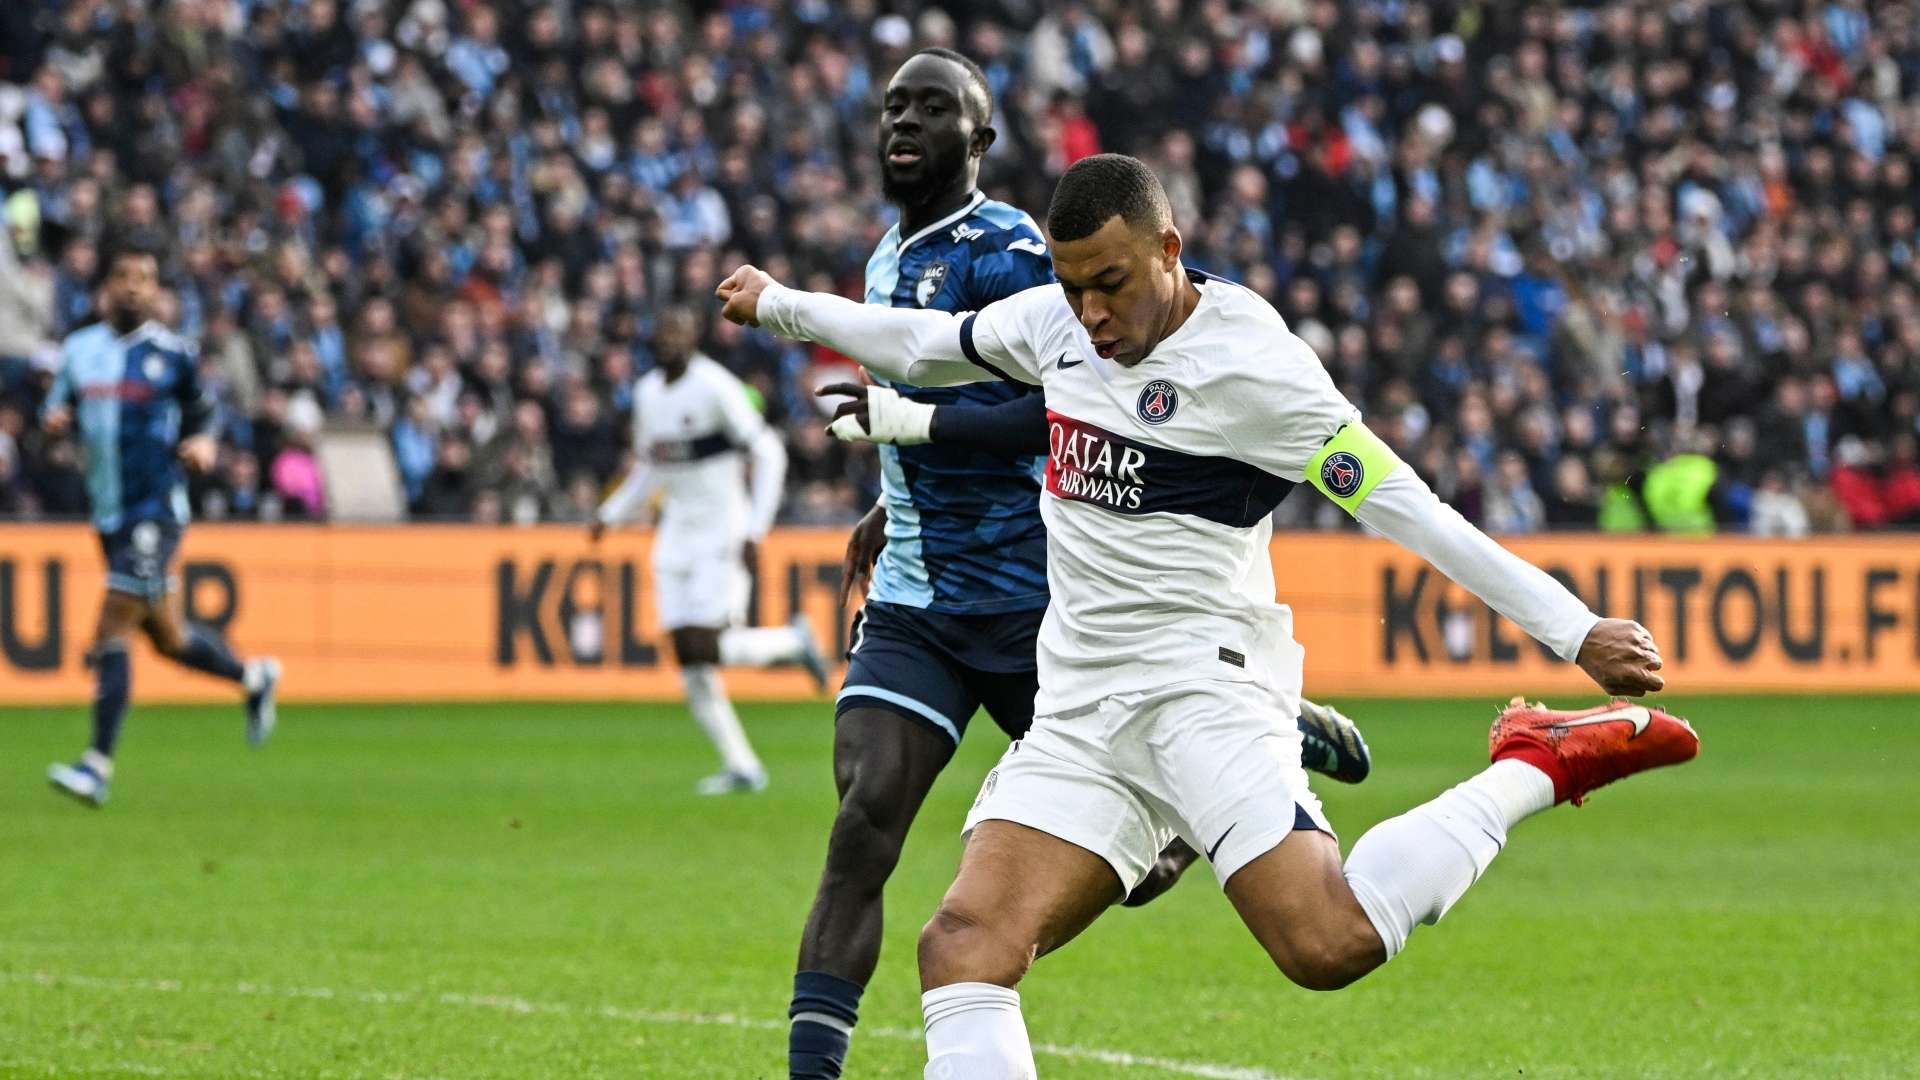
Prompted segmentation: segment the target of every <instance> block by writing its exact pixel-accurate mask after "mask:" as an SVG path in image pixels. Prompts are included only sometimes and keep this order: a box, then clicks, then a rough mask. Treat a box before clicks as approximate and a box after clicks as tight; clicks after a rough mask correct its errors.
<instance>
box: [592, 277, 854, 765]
mask: <svg viewBox="0 0 1920 1080" xmlns="http://www.w3.org/2000/svg"><path fill="white" fill-rule="evenodd" d="M699 334H700V330H699V322H698V321H697V320H696V319H695V317H694V315H693V313H692V312H691V311H689V310H687V309H685V308H669V309H668V310H666V311H664V312H662V313H661V316H660V326H659V331H658V333H657V335H656V338H655V341H654V354H655V360H656V362H657V363H656V366H655V367H654V369H653V370H652V371H649V372H647V373H646V374H645V375H642V376H641V377H640V379H639V381H637V382H636V383H635V384H634V390H633V450H634V454H635V456H636V457H637V458H638V461H637V463H636V464H635V465H634V467H633V471H632V472H630V473H628V474H627V477H626V479H625V480H624V481H622V482H621V484H620V486H619V488H617V489H615V491H614V492H613V494H612V495H609V496H608V497H607V500H606V501H605V502H604V503H602V504H601V505H600V509H599V511H598V512H597V513H595V515H594V519H593V523H592V525H591V526H590V528H591V530H592V535H593V537H594V539H595V540H598V539H599V537H600V534H601V533H602V531H604V529H605V528H606V526H608V525H611V524H615V523H617V522H621V521H625V520H626V519H628V518H630V517H632V516H633V515H634V513H635V511H636V510H637V509H638V508H639V507H641V506H643V505H645V504H646V503H647V502H648V501H649V500H650V499H652V498H653V496H654V494H655V493H656V492H658V493H659V494H660V495H661V496H662V498H661V503H662V505H661V509H660V522H659V527H658V530H657V531H656V533H655V535H654V541H653V597H654V604H655V607H656V609H657V611H658V612H659V616H660V625H661V626H663V627H665V628H666V630H667V632H668V634H669V635H670V636H671V637H672V639H673V651H674V656H675V658H676V659H677V660H678V661H679V663H680V680H681V683H682V684H683V685H684V686H685V687H686V691H687V707H688V709H690V710H691V711H692V712H693V717H694V719H695V720H696V721H698V722H699V724H700V728H701V730H703V731H705V732H706V733H707V737H708V738H709V739H711V740H713V745H714V748H715V749H717V750H719V751H720V760H721V766H722V767H721V770H720V771H719V772H717V773H715V774H714V775H712V776H709V777H707V778H706V779H704V780H702V781H700V784H699V791H700V793H701V794H703V795H722V794H726V793H728V792H733V791H758V790H760V789H761V788H764V787H766V786H767V772H766V769H765V768H764V767H762V766H761V764H760V758H759V757H758V756H757V755H756V754H754V752H753V746H752V744H751V743H749V742H748V741H747V735H746V732H745V731H743V730H742V729H741V727H740V718H739V716H737V715H736V714H735V713H734V711H733V703H732V702H730V701H728V700H727V691H726V687H725V686H723V685H722V684H721V682H720V672H719V669H718V665H721V664H729V665H743V666H748V667H773V666H777V665H782V664H801V665H804V666H805V667H806V668H807V670H808V671H809V672H811V673H812V675H813V678H814V681H815V682H817V683H819V684H820V685H821V686H823V687H824V686H825V685H826V682H827V674H828V672H827V662H826V657H825V655H824V654H823V653H822V652H821V650H820V645H819V642H818V641H817V640H816V639H815V638H814V635H813V630H812V628H811V627H810V626H808V624H807V618H806V616H805V615H803V614H799V613H795V615H794V616H793V621H792V622H790V623H789V624H787V625H786V626H772V627H747V626H736V625H734V624H735V623H737V622H738V621H739V620H740V619H741V617H742V616H743V615H744V614H745V612H746V604H747V596H748V593H749V591H750V590H751V588H752V579H751V576H750V574H749V571H748V568H749V567H750V566H752V565H753V563H754V561H755V557H756V555H757V553H758V544H759V542H760V540H761V539H762V538H764V537H765V536H766V535H767V530H768V529H770V528H771V527H772V526H773V517H774V514H775V513H777V512H778V511H779V509H780V492H781V488H782V485H783V484H784V483H785V482H786V475H787V452H786V449H785V448H784V447H782V446H781V445H780V437H779V436H778V435H777V434H775V433H774V431H773V429H772V428H770V427H768V426H767V422H766V420H765V419H764V418H762V417H761V415H760V413H759V412H758V411H757V410H755V409H754V407H753V403H752V402H751V401H749V400H748V398H747V388H746V386H745V385H744V384H742V383H741V382H740V380H739V379H737V378H735V377H734V375H733V373H732V372H730V371H728V370H727V369H726V368H724V367H721V366H720V365H719V364H718V363H716V362H714V361H713V360H712V359H710V358H708V357H707V356H706V355H704V354H702V353H700V352H697V351H696V346H697V345H698V343H699ZM743 454H744V455H745V456H746V457H747V458H748V459H750V461H751V465H752V473H751V484H750V487H751V493H750V494H749V484H748V477H745V476H743V475H742V465H743V461H742V455H743Z"/></svg>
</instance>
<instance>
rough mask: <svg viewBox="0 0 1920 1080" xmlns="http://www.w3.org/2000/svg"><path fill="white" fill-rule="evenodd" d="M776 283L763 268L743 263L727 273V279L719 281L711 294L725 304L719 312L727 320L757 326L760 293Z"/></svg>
mask: <svg viewBox="0 0 1920 1080" xmlns="http://www.w3.org/2000/svg"><path fill="white" fill-rule="evenodd" d="M776 284H779V283H778V282H776V281H774V280H773V276H772V275H770V274H768V273H767V272H766V271H765V270H762V269H760V268H759V267H757V266H750V265H743V266H741V267H740V269H738V270H735V271H734V272H733V273H731V274H728V275H727V280H725V281H723V282H721V283H720V287H719V288H717V289H715V290H713V294H714V295H715V296H718V297H719V298H720V299H721V301H722V302H723V303H725V304H726V307H725V308H723V309H721V312H720V314H722V315H725V316H726V317H727V318H728V320H730V321H732V322H737V323H739V324H740V325H742V326H759V325H760V294H761V293H763V292H766V291H767V286H769V285H776Z"/></svg>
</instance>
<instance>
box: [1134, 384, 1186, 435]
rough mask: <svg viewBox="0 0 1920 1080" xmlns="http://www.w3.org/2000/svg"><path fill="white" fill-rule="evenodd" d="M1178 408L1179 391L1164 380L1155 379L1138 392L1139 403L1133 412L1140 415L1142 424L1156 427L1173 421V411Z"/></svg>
mask: <svg viewBox="0 0 1920 1080" xmlns="http://www.w3.org/2000/svg"><path fill="white" fill-rule="evenodd" d="M1179 407H1180V391H1178V390H1175V389H1174V388H1173V384H1172V383H1170V382H1168V381H1167V380H1165V379H1155V380H1153V381H1152V382H1150V383H1148V384H1147V385H1146V386H1145V387H1144V388H1142V389H1141V391H1140V402H1139V404H1138V405H1136V406H1135V407H1134V411H1135V412H1137V413H1139V414H1140V420H1141V422H1142V423H1147V424H1152V425H1154V426H1156V427H1158V426H1159V425H1161V424H1164V423H1166V422H1167V421H1169V420H1171V419H1173V410H1175V409H1177V408H1179Z"/></svg>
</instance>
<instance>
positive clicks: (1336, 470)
mask: <svg viewBox="0 0 1920 1080" xmlns="http://www.w3.org/2000/svg"><path fill="white" fill-rule="evenodd" d="M1366 475H1367V474H1366V470H1365V469H1363V468H1362V467H1361V466H1360V459H1359V458H1357V457H1354V456H1353V455H1352V454H1349V453H1347V452H1346V451H1345V450H1341V451H1338V452H1336V453H1332V454H1328V455H1327V460H1325V461H1323V462H1321V463H1320V482H1321V483H1323V484H1325V485H1326V486H1327V490H1328V491H1330V492H1332V493H1333V494H1335V495H1337V496H1339V497H1340V498H1342V499H1344V498H1347V497H1349V496H1351V495H1352V494H1353V493H1354V492H1356V491H1359V490H1360V482H1361V481H1362V480H1365V479H1366Z"/></svg>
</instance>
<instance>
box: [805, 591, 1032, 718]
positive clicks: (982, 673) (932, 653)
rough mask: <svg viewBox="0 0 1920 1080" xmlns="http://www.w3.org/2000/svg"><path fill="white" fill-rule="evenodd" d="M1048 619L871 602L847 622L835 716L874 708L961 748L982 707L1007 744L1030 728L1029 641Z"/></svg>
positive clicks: (1026, 614)
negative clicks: (848, 637) (847, 647)
mask: <svg viewBox="0 0 1920 1080" xmlns="http://www.w3.org/2000/svg"><path fill="white" fill-rule="evenodd" d="M1045 614H1046V612H1045V611H1044V610H1042V611H1016V612H1011V613H1008V614H1001V615H944V614H941V613H939V612H934V611H923V610H921V609H919V608H911V607H902V606H900V605H898V604H876V603H869V604H867V606H866V607H864V608H861V609H860V614H859V615H857V616H855V617H854V621H853V631H852V638H853V647H852V649H851V651H850V652H849V653H848V662H847V680H846V682H845V683H843V684H842V685H841V687H840V696H839V698H837V699H836V700H835V703H834V716H835V717H838V716H839V715H840V714H841V713H844V712H846V711H847V710H848V709H856V708H879V709H885V710H887V711H888V712H891V713H895V714H897V715H900V716H903V717H905V718H907V719H908V720H912V721H914V722H916V723H920V724H924V725H926V726H927V727H929V728H932V729H933V730H935V731H937V732H939V733H940V734H942V735H945V736H946V737H947V738H949V739H951V740H953V743H954V745H956V746H957V745H959V743H960V736H961V735H963V734H965V733H966V730H967V721H968V720H970V719H972V718H973V714H974V711H975V710H976V709H980V708H982V707H984V708H985V709H986V710H987V715H989V716H991V717H993V722H994V723H996V724H998V725H1000V729H1001V730H1002V731H1005V732H1006V733H1007V736H1008V737H1009V738H1014V739H1018V738H1020V737H1021V736H1023V735H1025V734H1026V733H1027V729H1028V728H1029V727H1032V726H1033V698H1034V695H1035V694H1036V693H1038V692H1039V689H1040V679H1039V676H1038V674H1037V673H1036V672H1035V671H1034V649H1035V640H1036V639H1037V638H1038V637H1039V634H1040V619H1041V617H1042V616H1044V615H1045Z"/></svg>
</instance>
